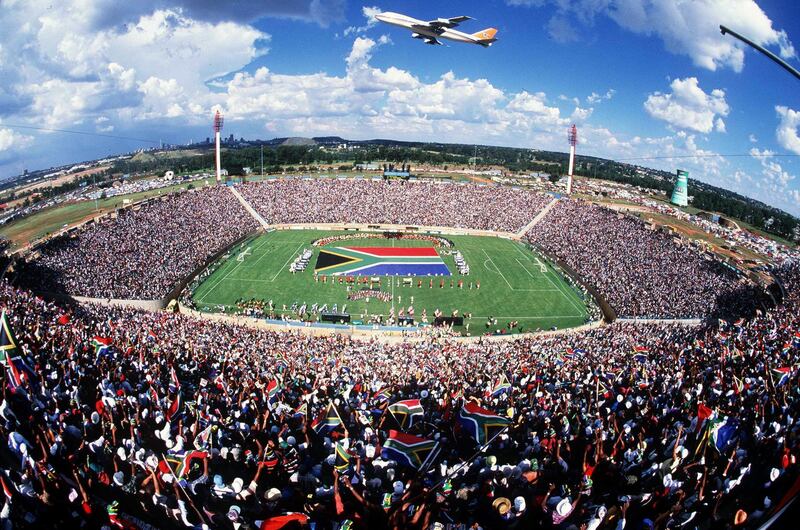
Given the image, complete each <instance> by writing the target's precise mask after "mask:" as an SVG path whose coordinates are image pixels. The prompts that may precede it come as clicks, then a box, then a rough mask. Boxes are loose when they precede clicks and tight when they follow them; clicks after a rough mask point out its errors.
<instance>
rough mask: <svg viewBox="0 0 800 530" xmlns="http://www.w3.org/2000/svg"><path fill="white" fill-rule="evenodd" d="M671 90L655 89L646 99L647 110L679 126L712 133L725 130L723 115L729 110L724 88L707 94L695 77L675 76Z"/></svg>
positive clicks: (656, 116)
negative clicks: (670, 91)
mask: <svg viewBox="0 0 800 530" xmlns="http://www.w3.org/2000/svg"><path fill="white" fill-rule="evenodd" d="M670 88H671V89H672V93H670V94H662V93H661V92H655V93H653V94H650V95H649V96H648V97H647V100H646V101H645V102H644V108H645V110H646V111H647V112H648V113H649V114H650V115H651V116H652V117H654V118H657V119H659V120H663V121H666V122H667V123H669V124H670V125H672V126H674V127H676V128H678V129H691V130H693V131H697V132H702V133H709V132H711V131H712V130H716V131H718V132H725V122H724V121H723V120H722V116H727V115H728V112H730V108H729V107H728V103H727V102H726V101H725V91H723V90H721V89H718V88H717V89H714V90H712V91H711V93H709V94H706V93H705V92H703V89H701V88H700V86H699V85H698V82H697V78H696V77H687V78H686V79H675V80H673V81H672V83H671V84H670Z"/></svg>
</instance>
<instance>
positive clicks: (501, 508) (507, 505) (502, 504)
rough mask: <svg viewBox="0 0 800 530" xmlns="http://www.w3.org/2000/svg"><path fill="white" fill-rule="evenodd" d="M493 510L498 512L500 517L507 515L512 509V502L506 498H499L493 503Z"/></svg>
mask: <svg viewBox="0 0 800 530" xmlns="http://www.w3.org/2000/svg"><path fill="white" fill-rule="evenodd" d="M492 508H494V509H495V510H497V513H499V514H500V515H505V514H507V513H508V511H509V510H510V509H511V501H510V500H508V499H507V498H505V497H498V498H496V499H495V500H494V502H493V503H492Z"/></svg>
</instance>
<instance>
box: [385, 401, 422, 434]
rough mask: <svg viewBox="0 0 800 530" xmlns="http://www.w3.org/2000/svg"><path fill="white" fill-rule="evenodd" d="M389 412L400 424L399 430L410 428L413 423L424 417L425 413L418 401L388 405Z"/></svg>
mask: <svg viewBox="0 0 800 530" xmlns="http://www.w3.org/2000/svg"><path fill="white" fill-rule="evenodd" d="M389 412H391V413H392V416H394V419H396V420H397V423H399V424H400V428H401V429H405V428H406V427H411V426H412V425H414V421H415V420H416V419H417V418H419V419H422V418H423V417H424V416H425V411H424V410H423V408H422V404H421V403H420V402H419V400H418V399H406V400H403V401H398V402H397V403H393V404H391V405H389Z"/></svg>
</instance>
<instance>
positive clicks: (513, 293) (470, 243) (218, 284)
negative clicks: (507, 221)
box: [193, 230, 587, 335]
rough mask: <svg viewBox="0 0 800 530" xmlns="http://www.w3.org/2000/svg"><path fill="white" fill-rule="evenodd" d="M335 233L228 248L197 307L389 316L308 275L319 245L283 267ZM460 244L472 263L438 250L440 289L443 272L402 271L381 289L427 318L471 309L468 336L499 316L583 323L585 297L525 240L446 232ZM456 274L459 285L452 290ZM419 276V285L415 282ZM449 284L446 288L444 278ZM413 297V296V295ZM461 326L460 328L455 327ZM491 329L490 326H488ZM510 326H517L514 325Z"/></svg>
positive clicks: (383, 242) (377, 304) (201, 289)
mask: <svg viewBox="0 0 800 530" xmlns="http://www.w3.org/2000/svg"><path fill="white" fill-rule="evenodd" d="M335 234H337V232H323V231H316V230H286V231H277V232H271V233H268V234H263V235H260V236H258V237H256V238H255V239H252V240H250V241H247V242H245V243H243V244H242V245H241V246H238V247H236V248H235V249H232V250H231V252H230V253H229V254H228V257H227V259H223V261H222V262H221V264H219V266H218V268H217V269H216V270H215V271H214V272H213V273H212V274H211V275H210V276H209V277H208V278H206V279H205V280H204V281H203V282H202V283H201V284H200V285H199V286H198V287H197V288H196V289H195V290H194V293H193V299H194V302H195V305H196V307H197V308H198V309H200V310H203V311H219V310H220V306H225V311H226V312H234V311H235V310H236V302H237V300H240V299H245V300H249V299H252V298H255V299H258V300H265V301H266V300H272V301H273V303H274V307H275V310H276V312H277V313H281V312H283V306H284V304H285V305H286V306H287V312H289V311H288V309H290V308H291V305H292V304H293V303H297V304H303V303H306V304H308V306H309V307H310V306H311V305H312V304H314V303H317V304H319V305H320V306H321V305H322V304H328V306H329V309H330V308H332V306H333V304H338V308H339V310H340V311H341V309H342V306H344V305H345V304H346V305H347V312H348V313H349V314H350V315H351V319H352V320H354V321H367V320H368V318H369V317H370V316H371V315H378V314H380V315H384V316H386V315H388V314H389V311H390V307H391V305H392V302H383V301H379V300H376V299H374V298H373V299H371V300H370V301H369V302H366V301H364V300H358V301H353V300H348V299H347V286H346V285H344V284H341V285H340V284H339V283H338V281H337V282H333V283H332V282H330V281H328V282H327V283H322V282H315V281H314V265H315V263H316V258H317V255H318V253H319V248H317V247H313V250H314V256H313V257H312V259H311V260H310V263H309V267H308V268H307V269H306V270H305V271H303V272H299V273H295V274H292V273H290V272H289V265H290V264H291V263H292V262H293V261H294V259H295V258H296V257H297V256H298V255H299V254H300V252H301V251H302V250H303V249H304V248H312V247H311V242H312V241H314V240H316V239H319V238H321V237H325V236H330V235H335ZM448 239H450V240H451V241H453V243H454V244H455V250H460V251H461V253H462V254H463V256H464V258H465V260H466V262H467V263H468V264H469V266H470V275H469V276H460V275H458V270H457V268H456V266H455V262H454V258H453V257H452V256H450V255H447V254H446V253H445V252H444V251H443V250H441V249H440V250H439V253H440V255H442V258H443V260H444V262H445V264H446V265H447V267H448V269H449V270H450V272H451V274H452V276H449V277H443V278H444V280H445V286H444V288H441V287H440V286H439V280H440V278H441V277H435V278H434V287H433V288H431V287H430V277H425V276H421V277H414V278H413V284H412V286H407V285H405V286H404V285H403V282H402V281H401V277H382V281H381V289H382V290H383V291H386V292H388V293H390V294H391V295H392V296H393V302H394V305H395V308H396V309H397V308H399V307H401V306H403V307H406V308H407V307H408V306H409V305H412V304H413V306H414V309H415V317H416V319H417V320H419V319H420V316H421V315H422V309H423V308H425V309H427V313H428V318H429V321H432V320H433V313H434V310H435V309H437V308H438V309H440V310H441V311H442V313H443V314H445V315H450V314H451V313H452V311H453V310H458V311H459V315H462V316H463V314H464V313H472V318H471V319H467V320H465V324H467V323H469V324H470V326H469V334H472V335H477V334H483V333H485V332H486V331H487V326H486V322H487V319H488V317H494V318H497V320H498V322H497V326H496V327H497V328H505V327H506V325H507V324H508V322H509V321H512V320H516V321H519V326H520V328H521V331H535V330H539V329H550V328H552V327H558V328H566V327H573V326H577V325H580V324H583V323H585V322H586V319H587V311H586V306H585V303H584V301H583V299H582V297H581V295H580V293H579V292H578V291H576V290H575V289H574V288H573V287H572V286H571V285H570V284H569V283H568V282H567V281H566V280H565V279H564V278H563V277H562V276H560V274H559V273H557V272H556V271H555V270H553V268H552V267H550V266H549V265H547V264H545V262H544V260H542V259H540V258H539V257H538V256H537V255H536V254H534V253H532V252H531V251H530V250H528V249H527V248H526V247H525V246H524V245H522V244H520V243H517V242H514V241H509V240H505V239H500V238H494V237H474V236H448ZM347 245H353V246H363V247H366V246H384V247H386V246H393V245H398V246H403V247H411V246H426V247H427V246H431V244H430V243H429V242H425V241H415V240H397V239H391V240H389V239H360V240H356V241H346V242H339V243H332V244H330V245H327V246H326V247H323V248H329V247H333V246H347ZM459 278H463V279H464V287H463V288H461V289H459V288H458V280H459ZM418 279H421V280H422V287H418V282H417V280H418ZM451 279H452V280H453V285H454V286H453V287H452V288H451V287H450V280H451ZM470 281H473V282H478V281H479V282H480V284H481V287H480V289H477V288H475V287H474V286H473V288H472V289H469V282H470ZM412 297H413V301H412ZM461 331H462V332H465V331H466V330H465V329H464V328H462V329H461ZM493 331H494V330H493ZM515 331H520V329H517V330H515Z"/></svg>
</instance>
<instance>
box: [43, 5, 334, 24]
mask: <svg viewBox="0 0 800 530" xmlns="http://www.w3.org/2000/svg"><path fill="white" fill-rule="evenodd" d="M32 1H33V2H34V3H41V4H45V5H48V4H49V5H52V4H53V3H52V2H50V1H49V0H46V1H45V0H32ZM76 4H79V5H78V6H77V9H79V10H80V11H82V12H83V13H84V17H85V19H86V21H87V22H88V23H89V25H90V28H91V29H108V28H112V27H116V26H120V25H125V24H129V23H135V22H136V21H137V20H138V19H139V18H141V17H142V16H144V15H147V14H150V13H152V12H154V11H159V10H180V11H182V12H183V14H184V15H185V16H187V17H188V18H191V19H194V20H199V21H203V22H210V23H212V24H216V23H219V22H237V23H250V22H253V21H255V20H258V19H261V18H268V17H269V18H279V19H281V18H282V19H291V20H303V21H308V22H312V23H316V24H318V25H320V26H323V27H327V26H328V25H329V24H330V23H331V22H339V21H341V20H343V19H344V11H345V7H346V2H345V0H236V1H235V2H220V1H219V0H137V1H136V2H120V1H119V0H91V1H82V2H76ZM59 7H61V6H60V5H59Z"/></svg>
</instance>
